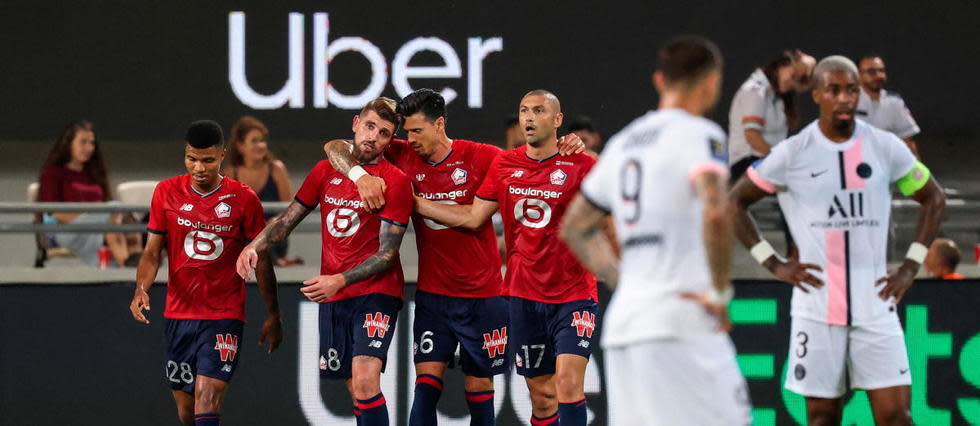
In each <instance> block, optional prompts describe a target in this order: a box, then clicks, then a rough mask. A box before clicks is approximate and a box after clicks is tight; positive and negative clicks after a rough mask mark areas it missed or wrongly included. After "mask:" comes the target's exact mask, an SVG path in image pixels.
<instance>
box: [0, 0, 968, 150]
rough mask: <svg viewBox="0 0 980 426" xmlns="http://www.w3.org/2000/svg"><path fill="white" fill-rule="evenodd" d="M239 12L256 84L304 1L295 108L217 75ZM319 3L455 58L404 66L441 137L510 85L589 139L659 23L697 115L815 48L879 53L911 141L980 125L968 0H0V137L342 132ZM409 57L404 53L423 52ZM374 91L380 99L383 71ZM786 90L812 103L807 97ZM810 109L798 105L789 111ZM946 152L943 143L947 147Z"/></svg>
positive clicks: (365, 26) (950, 139)
mask: <svg viewBox="0 0 980 426" xmlns="http://www.w3.org/2000/svg"><path fill="white" fill-rule="evenodd" d="M233 10H242V11H245V12H246V14H247V17H246V35H247V39H246V46H247V49H246V58H247V75H248V79H249V82H250V84H251V86H252V88H253V89H255V90H256V91H258V92H260V93H263V94H271V93H273V92H275V91H277V90H278V89H279V88H280V87H282V85H283V83H284V82H285V79H286V76H287V69H286V66H287V61H286V58H287V49H286V44H287V28H288V23H287V15H288V13H289V12H299V13H303V14H305V23H306V31H305V34H306V47H305V49H306V54H305V55H304V62H305V67H306V72H305V80H306V90H305V91H304V97H305V100H306V106H305V107H304V108H302V109H292V108H289V107H283V108H281V109H278V110H272V111H268V110H263V111H254V110H251V109H250V108H248V107H246V106H244V105H242V104H241V103H240V102H239V101H238V100H237V99H236V98H235V96H234V94H233V93H232V91H231V87H230V84H229V83H228V12H230V11H233ZM314 12H327V13H329V18H330V34H329V40H331V41H332V40H336V39H337V38H339V37H343V36H360V37H364V38H366V39H368V40H370V41H371V42H373V43H374V44H375V45H377V46H378V47H379V48H380V49H381V51H382V52H383V54H384V56H385V58H386V60H387V62H388V66H389V68H390V67H391V62H392V60H393V58H394V54H395V52H396V51H397V50H398V48H399V47H401V46H402V45H403V44H404V43H405V42H407V41H409V40H411V39H413V38H415V37H421V36H435V37H439V38H441V39H444V40H446V41H447V42H449V43H450V44H451V45H452V46H453V47H454V48H455V50H456V52H457V54H458V55H459V57H460V61H461V63H462V67H463V78H461V79H458V80H440V79H434V80H410V82H411V84H412V86H413V87H414V88H420V87H426V86H431V87H436V88H441V87H444V86H446V85H447V84H448V85H450V86H451V87H453V88H454V89H455V90H456V91H457V92H458V93H459V98H458V99H457V100H456V101H455V102H454V103H452V104H451V105H450V123H451V124H450V135H451V136H455V137H463V138H470V139H476V140H483V141H488V142H495V141H499V140H500V139H502V128H503V122H504V121H505V119H506V117H507V116H508V115H510V114H514V113H516V109H517V108H516V107H517V102H518V100H519V98H520V96H521V95H522V94H523V93H525V92H526V91H528V90H530V89H534V88H548V89H550V90H552V91H554V92H555V93H557V94H558V96H559V97H560V98H561V100H562V102H563V106H564V110H565V112H566V114H567V115H576V114H586V115H589V116H591V117H593V119H594V120H595V121H596V122H597V123H598V125H599V127H600V130H601V131H602V132H603V133H605V134H606V137H608V136H609V135H611V134H612V133H614V132H615V131H616V130H618V129H620V128H622V126H624V125H625V124H626V123H628V122H629V120H631V119H633V118H634V117H636V116H638V115H640V114H641V113H642V112H643V111H644V110H646V109H649V108H652V107H654V106H655V105H656V94H655V93H654V90H653V88H652V87H651V84H650V74H651V71H652V69H653V58H654V52H655V50H656V49H657V48H658V46H660V45H661V44H663V42H664V41H665V40H667V39H668V38H669V37H670V36H672V35H676V34H679V33H700V34H705V35H707V36H709V37H710V38H712V39H713V40H715V41H716V42H717V43H718V44H719V45H720V47H721V49H722V51H723V52H724V54H725V59H726V70H725V90H724V93H725V96H724V97H723V98H722V101H721V103H720V104H719V107H718V109H717V110H716V112H715V113H714V116H713V118H715V119H716V120H718V121H720V122H721V123H722V124H723V125H724V124H725V122H727V110H728V105H729V103H730V101H731V96H732V94H733V93H734V91H735V89H737V87H738V86H739V85H740V84H741V83H742V82H743V81H744V80H745V78H746V77H747V76H748V75H749V73H750V72H751V71H752V69H753V68H754V67H755V66H757V65H758V64H761V63H762V62H764V61H765V60H766V59H767V58H769V57H771V56H773V55H774V54H776V53H777V52H778V51H780V50H781V49H783V48H791V47H800V48H803V49H804V50H806V51H807V52H809V53H811V54H813V55H814V56H815V57H817V58H818V59H819V58H820V57H823V56H826V55H829V54H837V53H839V54H844V55H848V56H850V57H852V58H854V57H857V56H858V55H860V54H862V53H865V52H870V51H874V52H878V53H880V54H881V55H882V56H883V57H884V59H885V61H886V63H887V66H888V69H889V76H890V80H891V81H890V83H889V86H890V88H893V89H895V90H896V91H898V92H900V93H902V94H903V96H904V98H905V99H906V101H907V103H908V105H909V106H910V108H911V109H912V111H913V113H914V115H915V117H916V119H917V120H918V121H919V124H920V125H921V127H922V129H923V132H924V133H923V135H922V136H920V137H919V138H918V139H921V140H933V141H935V142H934V143H932V144H931V145H930V144H922V143H921V142H920V146H922V145H926V146H924V147H923V149H924V151H925V152H926V154H927V155H929V154H930V153H934V155H947V154H948V155H949V158H953V159H955V158H958V155H957V153H959V154H964V153H970V152H973V151H969V150H970V149H972V147H971V146H970V145H972V144H968V143H961V142H960V141H961V140H970V139H972V138H976V137H977V135H978V134H980V122H978V120H976V111H975V103H976V99H977V95H978V94H980V93H978V90H977V89H978V84H977V82H976V74H977V70H978V68H980V67H978V66H980V55H978V54H977V53H978V52H977V45H978V43H977V42H978V41H980V29H978V26H977V25H976V17H977V15H978V13H977V12H980V3H977V2H968V1H951V2H941V3H931V2H926V3H922V2H885V1H867V2H847V3H832V2H831V3H828V2H813V1H757V2H755V1H754V2H714V1H683V2H631V3H619V2H610V3H603V4H598V3H596V2H585V1H562V2H558V1H537V2H458V3H456V2H424V3H419V2H384V3H364V2H323V1H283V2H259V1H212V2H192V1H174V2H163V1H156V2H139V3H131V2H122V1H117V2H112V1H89V2H66V1H63V2H42V3H35V2H28V1H12V2H4V3H3V5H0V40H3V49H0V69H2V71H0V88H2V90H0V105H3V109H4V110H5V112H4V113H3V114H0V140H43V141H50V140H53V139H54V137H55V136H56V134H57V132H58V130H60V128H61V126H62V125H63V124H64V123H66V122H67V121H68V120H70V119H74V118H77V117H86V118H88V119H91V120H93V121H94V122H95V123H96V124H97V125H98V126H99V129H100V138H101V139H103V140H125V141H141V140H172V139H176V138H179V137H180V136H182V133H181V132H182V130H183V128H184V126H185V125H186V123H188V122H190V121H192V120H194V119H198V118H202V117H211V118H214V119H217V120H219V121H220V122H222V123H226V126H230V125H231V123H233V122H234V120H235V119H237V118H238V117H239V116H240V115H242V114H255V115H256V116H258V117H259V118H260V119H262V120H264V121H265V122H266V123H267V124H268V125H269V127H270V128H271V130H272V134H273V138H274V139H278V140H288V141H309V140H321V139H324V138H328V137H337V136H346V135H347V134H348V133H349V119H350V117H351V115H352V113H351V111H344V110H338V109H336V108H335V107H334V106H333V105H331V107H330V108H328V109H315V108H314V107H313V106H312V94H311V91H310V87H311V85H312V79H313V77H312V69H313V68H312V67H313V66H312V55H311V50H312V21H313V13H314ZM496 36H499V37H502V38H503V45H504V47H503V51H502V52H496V53H492V54H490V56H488V57H487V58H486V59H485V60H484V82H483V87H484V107H483V108H482V109H478V110H470V109H469V108H468V107H467V106H466V102H465V100H466V94H467V90H466V76H467V73H468V67H467V48H466V46H467V44H466V39H467V38H468V37H483V38H490V37H496ZM433 56H434V55H429V56H426V55H419V56H416V57H415V60H414V61H413V62H412V65H424V64H430V65H432V64H433V63H432V57H433ZM367 70H368V64H367V61H366V60H364V59H363V58H361V57H360V56H359V55H357V54H351V53H345V54H340V55H339V56H338V57H337V58H336V59H335V60H334V61H333V63H331V64H330V71H329V72H330V80H331V82H332V83H333V84H334V85H335V86H336V87H338V90H340V91H341V92H343V93H347V94H352V93H357V92H359V91H360V90H361V89H362V88H364V87H365V86H366V85H367V82H368V77H367V75H366V71H367ZM385 94H386V95H388V96H394V95H395V93H394V89H393V88H392V87H391V84H390V75H389V82H388V84H387V86H386V89H385ZM801 104H802V105H804V106H805V107H807V108H806V109H808V110H810V111H811V112H812V108H810V101H809V100H808V99H806V98H805V99H803V101H802V102H801ZM804 118H805V119H806V120H809V119H811V118H813V116H812V115H808V114H805V115H804ZM949 150H953V152H952V153H949Z"/></svg>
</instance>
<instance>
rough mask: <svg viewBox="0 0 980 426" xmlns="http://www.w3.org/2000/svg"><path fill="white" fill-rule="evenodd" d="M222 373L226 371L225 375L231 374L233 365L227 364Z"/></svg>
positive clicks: (222, 368)
mask: <svg viewBox="0 0 980 426" xmlns="http://www.w3.org/2000/svg"><path fill="white" fill-rule="evenodd" d="M221 371H224V372H225V373H231V364H225V365H224V367H221Z"/></svg>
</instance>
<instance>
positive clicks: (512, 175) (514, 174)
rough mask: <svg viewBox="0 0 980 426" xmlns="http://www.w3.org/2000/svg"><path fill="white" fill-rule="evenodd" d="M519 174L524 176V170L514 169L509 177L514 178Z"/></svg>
mask: <svg viewBox="0 0 980 426" xmlns="http://www.w3.org/2000/svg"><path fill="white" fill-rule="evenodd" d="M521 176H524V170H514V173H511V174H510V177H515V178H519V177H521Z"/></svg>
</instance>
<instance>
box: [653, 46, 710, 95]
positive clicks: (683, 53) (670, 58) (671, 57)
mask: <svg viewBox="0 0 980 426" xmlns="http://www.w3.org/2000/svg"><path fill="white" fill-rule="evenodd" d="M722 64H723V59H722V56H721V51H720V50H718V46H716V45H715V44H714V43H713V42H712V41H711V40H708V39H707V38H704V37H701V36H696V35H685V36H680V37H677V38H674V39H672V40H671V41H669V42H667V44H666V45H664V46H663V47H661V48H660V51H658V52H657V70H659V71H660V72H661V73H663V76H664V80H666V81H667V83H680V84H684V85H688V86H690V85H693V84H695V83H697V82H699V81H701V79H702V78H704V77H705V76H706V75H708V73H709V72H711V71H714V70H721V68H722Z"/></svg>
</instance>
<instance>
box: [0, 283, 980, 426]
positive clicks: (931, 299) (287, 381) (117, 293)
mask: <svg viewBox="0 0 980 426" xmlns="http://www.w3.org/2000/svg"><path fill="white" fill-rule="evenodd" d="M281 287H282V288H281V289H280V291H279V296H280V304H281V306H282V310H283V321H284V323H285V330H286V337H285V341H284V343H283V346H282V347H281V348H280V349H279V351H277V352H275V353H274V354H273V355H272V356H271V357H270V356H268V355H266V354H265V352H264V350H263V349H262V348H260V347H259V346H257V341H258V336H259V329H260V327H261V323H262V321H263V320H264V318H265V314H264V312H265V311H264V307H263V306H262V302H261V298H260V297H259V294H258V291H257V288H256V287H255V286H249V288H248V318H249V321H248V322H247V323H246V327H245V333H244V336H243V339H244V341H243V342H242V343H241V345H240V348H239V352H238V356H241V357H242V359H241V360H240V363H239V367H240V368H239V370H238V371H237V372H236V374H235V377H234V378H233V380H232V385H231V386H230V388H229V393H228V395H227V398H226V399H225V403H224V410H223V413H222V419H223V420H224V422H225V423H227V424H238V425H245V424H247V425H273V424H276V425H285V424H288V425H300V424H306V422H305V419H304V416H303V412H302V410H301V408H300V406H299V402H298V390H297V389H298V388H297V378H298V368H297V359H298V352H299V344H300V340H299V338H298V337H297V328H298V326H297V322H298V321H297V317H298V310H297V306H298V304H299V302H300V301H302V300H305V299H303V298H302V297H301V295H300V292H299V291H297V290H298V284H297V283H285V284H281ZM736 287H737V289H736V293H737V294H738V295H739V298H740V299H760V298H761V299H773V300H775V301H776V307H777V311H776V314H775V315H776V323H775V324H761V323H757V324H747V323H743V324H740V325H736V327H735V329H734V331H733V332H732V339H733V340H734V341H735V346H736V347H737V349H738V352H739V353H740V354H772V355H773V356H774V360H775V372H774V374H775V376H774V377H772V378H768V379H765V378H751V377H750V378H749V380H748V383H749V393H750V396H751V398H752V404H753V407H754V408H757V409H766V408H768V409H775V415H776V416H775V424H778V425H786V424H796V423H795V422H794V421H793V419H792V418H791V417H790V414H789V412H788V411H787V408H786V407H787V405H786V404H787V403H788V402H787V400H785V399H784V398H785V396H784V392H783V391H782V380H781V376H780V374H781V372H782V368H783V364H784V363H785V361H786V350H787V347H788V346H787V343H788V335H789V326H790V321H789V315H788V309H789V296H790V293H791V292H790V288H789V286H787V285H786V284H783V283H777V282H772V281H763V282H760V281H739V282H736ZM165 293H166V287H165V286H162V285H158V286H154V287H153V288H152V291H151V293H150V297H151V302H152V303H151V305H152V306H153V309H154V310H153V311H151V312H150V315H149V316H148V318H149V319H150V325H149V326H144V325H142V324H138V323H136V322H135V321H133V319H132V317H131V316H130V314H129V310H128V306H129V302H130V300H131V298H132V284H131V283H105V284H96V285H3V286H0V425H4V426H6V425H11V426H13V425H28V424H29V425H94V424H99V425H131V424H141V425H158V424H159V425H171V424H176V423H177V422H176V410H175V409H174V403H173V399H172V397H171V396H170V390H169V386H168V384H167V383H168V382H166V379H165V378H164V368H163V366H164V362H165V360H164V356H163V354H164V352H163V318H161V311H162V309H163V306H164V295H165ZM413 293H414V286H411V285H410V286H408V288H407V290H406V297H407V299H408V300H411V298H412V296H413ZM978 299H980V281H976V280H968V281H958V282H950V281H942V282H940V281H930V280H925V281H920V282H918V283H917V284H916V285H915V286H913V287H912V289H911V290H910V291H909V293H908V294H906V297H905V299H903V306H902V307H900V309H899V317H900V318H902V321H903V323H905V318H906V316H905V308H906V307H908V306H911V305H918V306H925V307H927V308H928V332H929V333H930V334H931V335H933V336H934V338H938V339H939V340H942V339H943V338H942V337H935V336H938V335H940V334H946V335H948V336H949V337H948V338H949V339H950V341H949V342H948V343H949V344H950V346H951V352H952V353H951V355H950V356H940V357H933V358H931V359H929V361H928V364H927V367H926V368H927V371H928V374H927V375H928V379H927V378H926V374H922V373H923V372H922V371H921V370H916V367H915V366H914V365H912V368H913V373H915V374H918V375H917V376H915V378H914V381H915V383H914V385H913V386H914V388H913V389H920V388H917V387H915V386H921V389H925V390H926V391H925V392H921V391H918V390H914V391H913V399H915V400H917V401H924V403H925V404H927V405H928V406H929V407H931V408H932V409H941V410H946V411H948V412H949V413H950V415H951V417H950V420H951V423H949V424H953V425H959V424H966V420H965V419H964V418H963V417H962V416H961V414H960V409H959V408H958V406H963V407H967V405H959V404H960V403H962V402H963V401H964V400H965V399H967V398H972V399H973V400H974V401H977V400H978V398H980V389H978V388H977V386H978V385H980V383H976V382H974V383H973V384H972V385H971V384H970V383H968V382H967V381H966V380H967V379H966V378H964V377H963V374H964V373H963V371H966V370H964V369H969V368H970V366H971V365H976V360H975V359H974V360H971V359H970V358H969V357H970V356H973V357H975V356H976V355H977V351H976V343H977V339H978V338H980V334H978V333H980V329H978V323H977V321H976V318H977V315H976V309H975V304H976V303H975V301H976V300H978ZM600 300H601V301H602V302H603V304H604V303H605V302H606V301H608V300H609V294H608V293H607V292H605V291H603V292H601V294H600ZM405 319H406V315H405V309H403V310H402V312H401V316H400V319H399V320H398V323H397V325H396V326H397V327H398V328H399V330H400V331H399V333H398V335H397V336H399V338H400V339H401V343H400V348H402V350H400V351H398V352H397V353H395V352H392V353H389V361H390V362H397V363H399V365H401V366H402V367H401V368H400V369H399V372H400V373H399V374H401V375H402V377H400V378H399V380H398V383H399V386H398V387H397V388H396V389H391V388H390V387H389V388H385V394H386V396H387V399H388V401H389V404H397V407H398V410H399V413H400V414H399V418H401V419H403V420H404V419H407V416H408V410H409V408H410V401H408V400H407V395H406V393H407V392H408V389H407V388H406V385H405V383H407V381H406V380H405V377H404V374H406V373H407V371H406V368H405V366H406V363H408V362H410V354H411V351H409V350H408V348H409V347H411V346H410V340H411V338H410V335H411V333H409V332H408V331H409V330H410V324H409V323H408V322H407V321H405ZM600 329H601V315H600V318H599V326H598V327H597V330H600ZM911 340H913V338H912V337H911V336H907V341H911ZM968 340H969V341H971V342H973V343H972V345H973V347H974V349H973V352H972V355H971V354H970V353H967V352H963V348H964V345H965V344H966V342H967V341H968ZM943 345H944V344H943V343H935V344H933V345H931V346H933V347H934V348H933V349H935V348H938V347H941V346H943ZM919 350H923V349H921V348H919ZM594 358H595V362H596V363H597V365H598V367H599V371H600V377H601V372H602V364H603V357H602V352H601V350H599V349H598V348H597V349H596V351H595V353H594ZM913 361H914V359H913ZM303 374H317V371H315V370H314V371H309V372H304V373H303ZM974 376H976V375H975V374H974ZM514 377H516V378H517V380H520V378H519V377H518V376H513V377H512V378H514ZM971 380H974V381H976V379H975V378H974V379H971ZM461 382H462V380H461V376H460V375H459V372H458V370H451V371H450V373H449V374H448V375H447V386H446V390H445V391H444V392H443V397H442V399H441V401H440V410H441V411H442V412H443V413H444V414H447V415H450V416H464V415H466V413H467V411H466V408H465V402H464V400H463V398H462V383H461ZM321 389H323V392H322V393H321V394H322V395H323V398H324V403H325V405H326V406H327V407H328V408H329V409H330V410H332V411H333V412H335V413H336V414H338V415H349V413H350V399H349V397H348V396H347V393H346V390H344V389H343V387H342V385H340V383H338V382H327V381H324V382H321ZM505 394H506V395H507V396H506V398H507V399H505V400H504V402H503V407H502V409H501V411H500V414H499V415H498V417H497V418H498V422H499V424H501V425H516V424H522V423H518V418H517V417H516V416H515V414H514V411H513V409H512V408H511V407H512V402H513V401H512V399H511V398H513V397H512V396H510V395H511V394H510V392H506V391H504V390H503V389H499V388H498V389H497V398H505V396H504V395H505ZM399 395H404V397H400V396H399ZM587 396H588V398H589V407H590V409H591V410H593V411H594V412H595V414H596V420H595V421H594V422H593V423H592V424H593V425H597V426H598V425H605V424H606V421H605V418H606V413H607V407H606V402H605V397H604V394H603V393H589V394H587ZM796 398H797V399H798V397H796ZM917 404H919V403H913V412H912V415H913V417H916V416H919V415H920V414H921V413H919V410H921V407H920V406H918V405H917ZM973 408H974V409H975V408H976V406H973ZM974 416H980V413H976V414H974ZM974 418H976V417H974ZM520 420H523V421H526V420H527V419H520ZM917 421H918V420H917ZM919 422H920V424H924V423H921V421H919ZM350 423H351V424H352V423H353V419H350ZM930 424H935V423H930Z"/></svg>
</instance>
